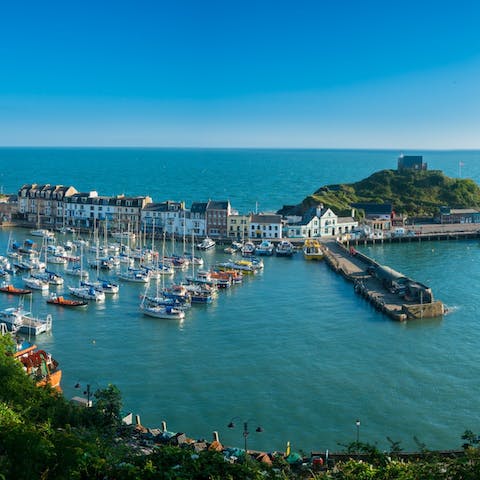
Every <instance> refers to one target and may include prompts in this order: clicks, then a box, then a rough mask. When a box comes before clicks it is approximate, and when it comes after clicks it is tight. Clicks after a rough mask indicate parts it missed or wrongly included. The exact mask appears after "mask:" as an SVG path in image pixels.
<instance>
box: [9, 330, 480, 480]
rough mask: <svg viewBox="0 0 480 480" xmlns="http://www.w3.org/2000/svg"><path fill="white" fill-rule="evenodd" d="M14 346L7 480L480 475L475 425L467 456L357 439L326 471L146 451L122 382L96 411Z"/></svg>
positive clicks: (279, 462) (382, 479) (352, 479)
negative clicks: (24, 362) (125, 405)
mask: <svg viewBox="0 0 480 480" xmlns="http://www.w3.org/2000/svg"><path fill="white" fill-rule="evenodd" d="M9 347H11V340H10V339H9V338H7V337H0V379H1V381H2V383H1V388H0V479H7V480H9V479H16V480H23V479H26V480H27V479H28V480H35V479H42V480H50V479H55V480H57V479H59V480H63V479H65V480H66V479H69V480H70V479H73V480H83V479H85V480H87V479H88V480H90V479H94V480H95V479H99V480H100V479H102V480H109V479H115V480H130V479H135V480H136V479H138V480H140V479H141V480H150V479H152V480H153V479H165V480H167V479H169V480H170V479H199V480H202V479H205V480H207V479H210V480H215V479H218V480H220V479H222V480H223V479H226V480H229V479H231V480H234V479H245V480H246V479H252V480H257V479H258V480H260V479H266V480H268V479H272V480H274V479H279V480H286V479H299V480H300V479H307V478H308V479H312V480H320V479H324V480H330V479H331V480H363V479H374V480H392V479H401V480H413V479H415V480H417V479H423V478H425V479H433V480H436V479H439V480H443V479H457V478H458V479H460V478H461V479H465V480H469V479H472V480H473V479H478V478H480V453H479V450H478V448H477V445H478V440H479V437H478V436H477V435H475V434H474V433H473V432H471V431H470V430H467V431H466V432H465V433H464V435H463V436H462V439H463V441H464V442H465V443H464V445H463V446H464V448H465V452H466V453H465V455H464V456H461V457H459V458H453V459H452V458H442V457H437V456H436V455H435V454H434V453H429V452H426V451H424V452H423V455H422V456H421V458H419V459H417V460H415V461H411V462H407V461H404V460H401V459H400V456H399V455H400V454H401V453H400V452H401V449H400V448H399V444H398V442H393V441H391V442H390V443H391V449H390V450H391V451H390V452H389V453H384V452H380V451H378V449H377V448H376V447H375V446H372V445H369V444H356V443H355V444H351V445H348V446H345V451H346V453H348V455H350V456H351V458H350V459H348V460H346V461H344V462H339V463H337V464H336V465H329V469H328V470H327V469H324V470H321V471H320V470H315V467H314V466H313V465H312V464H306V465H296V466H295V465H289V464H288V463H287V462H286V461H285V459H283V457H281V456H279V457H277V458H275V459H274V464H273V465H272V466H268V465H265V464H261V463H258V462H255V461H253V460H251V459H247V461H246V462H245V461H244V460H245V459H242V458H240V459H239V460H240V463H230V462H227V461H226V460H225V459H224V457H223V454H222V453H221V452H216V451H203V452H199V453H196V452H194V450H193V449H192V448H190V447H187V448H181V447H178V446H171V445H163V446H159V447H155V448H154V449H153V450H152V451H151V453H148V452H144V451H141V450H139V446H140V445H139V444H138V443H137V444H135V442H134V441H133V440H132V439H134V438H135V437H134V436H132V433H133V430H132V429H131V428H127V427H125V426H123V427H122V426H121V425H120V409H121V397H120V392H119V391H118V389H117V388H116V387H114V386H112V385H109V386H108V387H107V388H106V389H103V390H100V391H98V392H96V393H95V404H94V407H92V408H82V407H77V406H74V405H72V404H71V403H70V402H67V401H66V400H65V399H64V398H63V397H62V396H61V395H57V394H55V393H54V392H53V391H52V390H51V389H48V388H37V387H35V385H34V384H33V382H32V381H31V380H30V379H29V378H27V377H26V376H25V374H24V373H23V370H22V368H21V366H20V364H19V363H18V362H16V361H15V360H14V359H13V358H12V357H10V356H7V355H5V351H6V349H7V348H9ZM137 440H138V437H137ZM358 454H361V460H360V459H359V456H358ZM348 455H347V458H348Z"/></svg>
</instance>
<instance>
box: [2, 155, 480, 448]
mask: <svg viewBox="0 0 480 480" xmlns="http://www.w3.org/2000/svg"><path fill="white" fill-rule="evenodd" d="M398 168H399V169H403V168H409V169H410V168H411V169H426V168H427V166H426V164H425V163H424V162H423V159H422V157H418V156H416V157H411V156H410V157H406V156H401V157H400V158H399V160H398ZM355 208H359V209H360V208H361V209H362V210H363V211H364V212H365V219H364V221H363V222H362V224H361V225H359V224H358V222H357V221H356V220H355V219H354V213H355V212H354V209H355ZM0 218H1V226H4V227H7V230H8V227H24V228H26V229H28V230H26V231H27V235H25V233H23V234H22V237H27V239H26V240H18V239H15V238H14V235H17V234H18V233H20V232H18V231H16V230H14V229H12V230H9V233H10V238H9V241H8V246H7V251H6V255H5V256H3V255H2V256H0V276H1V277H3V283H2V284H1V286H0V292H3V293H5V294H7V295H8V297H5V298H7V299H9V300H8V301H10V302H12V301H13V299H14V296H16V295H17V296H19V298H21V299H23V298H25V296H30V298H32V294H33V292H34V291H41V292H42V293H43V294H45V295H42V296H41V297H40V298H41V299H43V300H42V301H46V302H47V303H48V304H51V305H55V306H58V307H62V308H71V309H77V308H85V307H88V305H90V304H92V303H93V304H95V303H96V302H103V301H105V299H106V298H108V296H109V295H118V294H119V291H120V288H121V289H122V293H121V295H122V296H123V294H124V293H123V290H125V294H126V295H134V296H136V297H137V296H138V290H137V289H132V288H128V287H127V285H128V282H135V283H137V284H138V283H140V284H142V283H143V284H144V285H145V290H144V293H143V294H142V295H141V299H140V300H139V303H140V304H139V307H138V308H139V310H138V311H139V314H142V315H146V316H149V317H154V318H159V319H171V320H179V321H182V320H183V319H184V318H185V317H186V315H188V311H189V308H191V307H192V306H193V305H195V304H209V303H211V302H213V301H215V299H216V298H217V295H221V294H219V293H218V292H220V291H222V290H223V289H226V288H229V287H232V288H237V287H236V286H237V285H240V284H241V283H242V281H243V278H244V277H245V276H247V275H252V278H253V275H255V274H256V273H258V272H260V271H261V270H262V269H263V267H264V264H263V260H262V258H261V257H262V256H266V255H276V256H279V257H282V256H283V257H290V256H292V255H293V254H294V253H295V252H296V251H297V250H300V249H301V252H302V254H303V257H304V258H305V259H306V260H321V259H325V261H326V262H327V264H328V265H329V267H331V269H332V270H334V271H335V272H337V273H339V274H340V275H342V276H343V277H344V278H345V279H346V280H348V281H350V282H351V283H352V284H353V291H354V292H355V293H356V294H358V295H361V296H362V297H363V298H364V299H365V300H366V301H368V302H370V303H371V304H372V305H373V306H374V307H375V309H377V310H378V311H380V312H382V313H383V314H385V315H386V316H387V317H390V318H392V319H393V320H396V321H406V320H415V319H422V318H428V317H438V316H441V315H443V314H444V313H445V309H444V305H443V304H442V302H441V301H438V300H434V298H433V293H432V291H431V289H430V288H429V287H428V286H426V285H423V284H421V283H419V282H417V281H415V280H412V279H410V278H408V277H406V276H404V275H403V274H401V273H399V272H396V271H395V270H393V269H391V268H389V267H388V266H385V265H380V264H378V263H377V262H375V260H373V259H371V258H369V257H367V256H366V255H365V254H363V253H361V252H360V251H357V250H356V249H355V248H354V245H357V244H358V241H365V242H367V241H375V240H376V239H377V240H378V239H381V240H382V241H383V240H384V239H390V240H391V241H393V240H394V239H397V240H399V241H400V240H402V241H411V240H413V239H414V238H415V239H417V240H419V241H420V240H421V237H422V236H428V235H435V234H439V233H440V234H445V232H446V231H447V232H448V227H452V228H454V229H455V231H456V232H457V233H456V234H457V235H458V232H459V231H463V228H464V227H466V226H468V227H472V229H471V230H470V233H472V232H475V234H476V233H477V228H478V227H476V226H475V225H476V224H478V223H479V222H480V212H478V211H477V210H474V209H470V210H461V211H460V210H454V209H449V208H443V209H442V210H441V213H440V217H439V218H438V219H431V220H430V221H429V222H426V223H424V224H423V225H422V226H419V225H418V224H417V225H415V224H412V223H410V224H408V226H407V224H406V218H404V217H402V216H398V215H396V214H395V213H394V211H393V206H392V205H391V204H356V205H352V212H351V216H349V217H340V216H338V215H337V214H336V213H335V212H334V211H332V209H330V208H326V207H324V206H323V205H322V204H319V205H316V206H313V207H312V208H310V209H308V210H307V212H306V213H305V214H304V215H303V216H293V215H292V216H289V215H285V216H282V215H280V214H278V213H247V214H244V213H239V212H237V211H235V210H234V208H233V207H232V205H230V202H229V201H228V200H220V201H219V200H209V201H207V202H193V203H192V205H191V206H190V208H187V207H186V205H185V203H184V202H180V201H171V200H167V201H163V202H160V203H156V202H153V201H152V199H151V198H150V197H148V196H137V197H129V196H125V195H116V196H113V197H110V196H103V195H99V194H98V193H97V192H95V191H90V192H78V191H77V189H76V188H75V187H74V186H62V185H49V184H45V185H37V184H28V185H23V186H22V187H21V188H20V189H19V191H18V193H17V194H16V195H4V196H3V198H2V201H1V202H0ZM428 223H429V225H430V227H431V229H430V230H422V228H424V227H425V228H426V226H427V224H428ZM459 225H461V227H459ZM441 227H444V228H443V229H442V228H441ZM445 228H446V229H447V230H445ZM32 239H33V240H32ZM37 239H38V240H37ZM112 239H113V240H112ZM167 239H168V240H169V242H168V243H169V250H170V251H169V252H168V253H167V251H166V240H167ZM355 239H356V241H357V244H355V243H353V242H354V241H355ZM349 242H352V243H351V244H350V245H349ZM174 243H175V245H176V246H178V248H179V250H180V253H178V254H177V253H176V251H175V249H172V248H171V247H172V244H174ZM216 245H218V246H220V245H221V249H220V252H221V253H226V254H228V256H229V257H230V258H229V259H228V260H226V261H225V258H227V257H226V256H225V255H224V256H223V257H222V256H219V257H218V258H220V260H221V261H218V258H217V257H215V258H216V259H217V263H214V264H212V265H209V266H208V267H207V266H206V265H203V261H204V259H203V257H202V255H199V254H198V251H205V250H210V249H213V248H214V247H215V246H216ZM212 258H213V257H212ZM222 259H223V260H222ZM100 271H102V272H100ZM10 297H12V298H10ZM0 328H1V333H2V334H8V333H13V334H14V335H16V337H17V338H21V337H19V335H24V336H28V337H31V336H35V335H39V334H41V333H45V332H49V331H51V329H52V315H51V314H48V315H47V317H46V318H36V317H35V316H33V315H32V312H30V311H27V310H25V309H24V308H23V301H22V302H20V303H19V304H18V306H9V307H8V308H5V309H4V310H1V311H0ZM14 355H15V357H17V358H18V359H19V360H20V361H21V362H22V364H23V366H24V369H25V371H26V373H27V374H29V375H30V376H31V377H32V378H33V379H34V381H35V382H36V384H37V385H45V384H49V385H51V386H52V387H54V388H56V389H58V390H60V381H61V370H60V369H59V365H58V363H57V362H56V361H55V360H54V359H53V358H52V357H51V355H50V354H48V353H46V352H44V351H43V350H39V349H38V348H37V347H36V346H35V345H34V344H31V343H29V342H22V341H18V342H17V351H16V353H15V354H14ZM77 401H78V402H79V403H82V402H83V403H85V399H84V398H83V397H78V398H77ZM86 406H90V399H89V398H87V405H86ZM138 423H139V422H138ZM164 430H165V431H166V428H165V429H164ZM150 433H151V432H150ZM157 433H158V432H157ZM158 435H160V436H162V438H163V437H164V436H165V432H164V431H162V432H160V433H158ZM182 435H183V434H182ZM175 438H176V437H175ZM177 440H178V439H177ZM184 440H185V439H184ZM217 443H218V440H217Z"/></svg>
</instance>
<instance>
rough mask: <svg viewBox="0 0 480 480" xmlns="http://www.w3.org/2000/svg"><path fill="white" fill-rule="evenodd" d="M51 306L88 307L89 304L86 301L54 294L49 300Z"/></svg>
mask: <svg viewBox="0 0 480 480" xmlns="http://www.w3.org/2000/svg"><path fill="white" fill-rule="evenodd" d="M47 303H48V304H50V305H59V306H60V307H86V306H87V305H88V302H87V301H86V300H72V299H71V298H65V297H62V296H57V295H55V294H52V295H51V296H50V298H49V299H48V300H47Z"/></svg>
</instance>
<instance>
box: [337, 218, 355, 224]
mask: <svg viewBox="0 0 480 480" xmlns="http://www.w3.org/2000/svg"><path fill="white" fill-rule="evenodd" d="M355 221H356V220H355V219H354V218H353V217H337V224H338V223H353V222H355Z"/></svg>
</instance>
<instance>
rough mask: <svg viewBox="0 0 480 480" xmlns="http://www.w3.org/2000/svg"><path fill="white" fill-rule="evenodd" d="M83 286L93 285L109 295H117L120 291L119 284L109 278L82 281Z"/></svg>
mask: <svg viewBox="0 0 480 480" xmlns="http://www.w3.org/2000/svg"><path fill="white" fill-rule="evenodd" d="M81 286H82V287H92V288H94V289H95V290H97V291H99V292H104V293H107V294H109V295H115V294H116V293H118V292H119V291H120V287H119V285H117V284H116V283H113V282H110V281H109V280H101V279H100V278H99V279H98V280H97V281H96V282H81Z"/></svg>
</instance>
